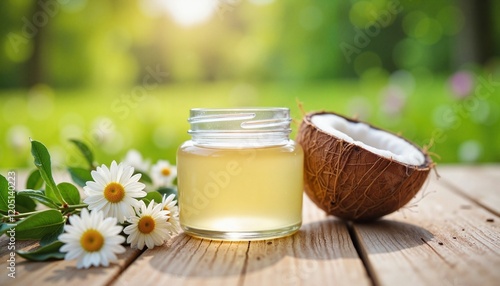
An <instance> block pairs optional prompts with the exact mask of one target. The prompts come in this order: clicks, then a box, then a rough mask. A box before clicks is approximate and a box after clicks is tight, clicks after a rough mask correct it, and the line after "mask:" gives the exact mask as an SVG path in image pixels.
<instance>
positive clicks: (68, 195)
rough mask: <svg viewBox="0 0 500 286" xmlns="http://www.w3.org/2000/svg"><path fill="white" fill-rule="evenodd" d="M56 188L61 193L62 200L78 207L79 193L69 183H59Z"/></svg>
mask: <svg viewBox="0 0 500 286" xmlns="http://www.w3.org/2000/svg"><path fill="white" fill-rule="evenodd" d="M57 188H59V190H60V191H61V195H62V196H63V198H64V200H65V201H66V202H67V203H68V204H70V205H78V204H79V203H80V192H79V191H78V189H77V188H76V187H75V186H73V185H72V184H70V183H60V184H58V185H57Z"/></svg>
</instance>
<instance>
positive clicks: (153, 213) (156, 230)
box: [123, 200, 170, 249]
mask: <svg viewBox="0 0 500 286" xmlns="http://www.w3.org/2000/svg"><path fill="white" fill-rule="evenodd" d="M162 207H163V205H162V204H155V203H154V200H153V201H151V202H150V203H149V205H148V206H147V207H146V204H145V203H144V202H143V201H140V209H138V215H137V216H133V217H131V218H129V219H128V221H129V222H130V223H131V225H129V226H127V227H125V228H124V229H123V232H125V233H126V234H127V235H128V237H127V243H130V245H131V246H132V247H137V248H138V249H143V248H144V245H146V246H147V247H148V248H153V247H155V246H156V245H162V244H163V243H164V242H165V240H168V239H170V233H169V228H170V223H168V222H167V220H168V217H169V215H168V211H165V210H163V209H162Z"/></svg>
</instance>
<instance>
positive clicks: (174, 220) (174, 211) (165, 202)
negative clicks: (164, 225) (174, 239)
mask: <svg viewBox="0 0 500 286" xmlns="http://www.w3.org/2000/svg"><path fill="white" fill-rule="evenodd" d="M174 198H175V195H174V194H171V195H169V196H168V197H167V196H166V195H164V196H163V199H162V201H161V205H162V209H163V210H166V211H169V212H170V215H169V217H168V219H167V221H168V222H169V223H170V232H171V233H172V234H178V233H179V232H180V231H181V225H180V223H179V207H178V206H177V205H176V204H177V201H175V200H174Z"/></svg>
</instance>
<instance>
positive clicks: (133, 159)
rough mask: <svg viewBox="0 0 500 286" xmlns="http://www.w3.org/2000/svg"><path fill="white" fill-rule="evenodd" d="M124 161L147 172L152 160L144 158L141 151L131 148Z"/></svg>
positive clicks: (138, 169) (136, 168)
mask: <svg viewBox="0 0 500 286" xmlns="http://www.w3.org/2000/svg"><path fill="white" fill-rule="evenodd" d="M122 162H123V163H124V164H126V165H129V166H132V167H134V169H135V170H137V171H141V172H147V171H148V170H149V167H150V165H151V162H150V161H149V160H144V158H142V155H141V153H140V152H139V151H137V150H135V149H131V150H129V151H128V152H127V154H126V155H125V158H124V159H123V161H122Z"/></svg>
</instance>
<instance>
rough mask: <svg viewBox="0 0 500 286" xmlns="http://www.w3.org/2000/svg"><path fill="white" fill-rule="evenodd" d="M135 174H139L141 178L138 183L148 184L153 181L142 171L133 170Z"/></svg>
mask: <svg viewBox="0 0 500 286" xmlns="http://www.w3.org/2000/svg"><path fill="white" fill-rule="evenodd" d="M135 174H141V178H140V179H139V181H140V182H143V183H148V184H152V183H153V180H152V179H151V177H150V176H149V175H148V174H146V173H144V172H142V171H137V170H135Z"/></svg>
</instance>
